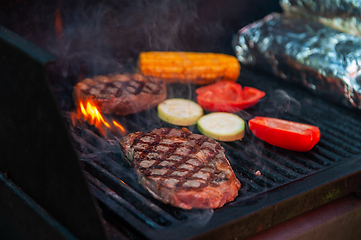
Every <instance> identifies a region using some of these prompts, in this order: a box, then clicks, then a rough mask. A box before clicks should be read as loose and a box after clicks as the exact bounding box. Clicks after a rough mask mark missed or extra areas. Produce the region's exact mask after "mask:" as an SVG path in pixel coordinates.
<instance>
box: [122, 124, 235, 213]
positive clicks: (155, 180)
mask: <svg viewBox="0 0 361 240" xmlns="http://www.w3.org/2000/svg"><path fill="white" fill-rule="evenodd" d="M120 145H121V148H122V151H123V153H124V155H125V158H126V159H127V160H128V161H129V162H130V163H131V165H133V166H134V167H135V168H136V169H137V172H138V174H139V181H140V183H141V184H142V186H143V187H144V188H145V189H147V191H149V193H151V194H152V195H153V196H154V197H155V198H157V199H158V200H160V201H162V202H164V203H167V204H171V205H173V206H176V207H180V208H183V209H191V208H219V207H222V206H223V205H224V204H225V203H227V202H230V201H233V200H234V198H235V197H236V196H237V195H238V190H239V188H240V187H241V184H240V182H239V181H238V179H237V178H236V176H235V174H234V172H233V170H232V168H231V166H230V164H229V162H228V160H227V159H226V157H225V154H224V148H223V147H222V146H221V145H220V144H219V143H218V142H217V141H215V140H213V139H211V138H208V137H206V136H203V135H200V134H194V133H192V132H190V131H189V130H188V129H186V128H182V129H176V128H159V129H154V130H152V131H151V132H149V133H143V132H135V133H130V134H128V135H127V136H125V137H124V138H122V139H121V140H120Z"/></svg>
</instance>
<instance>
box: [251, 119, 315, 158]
mask: <svg viewBox="0 0 361 240" xmlns="http://www.w3.org/2000/svg"><path fill="white" fill-rule="evenodd" d="M248 126H249V129H250V130H251V132H252V133H253V134H254V135H255V136H256V137H258V138H259V139H261V140H263V141H265V142H267V143H269V144H271V145H274V146H277V147H281V148H285V149H288V150H293V151H298V152H306V151H309V150H311V149H312V148H313V147H314V146H315V145H316V144H317V143H318V141H319V140H320V138H321V132H320V129H319V128H318V127H316V126H313V125H308V124H304V123H298V122H292V121H287V120H281V119H277V118H269V117H255V118H253V119H251V120H249V121H248Z"/></svg>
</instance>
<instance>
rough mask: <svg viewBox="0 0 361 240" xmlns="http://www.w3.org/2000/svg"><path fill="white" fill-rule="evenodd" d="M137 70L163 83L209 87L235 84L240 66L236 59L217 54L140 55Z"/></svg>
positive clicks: (143, 53)
mask: <svg viewBox="0 0 361 240" xmlns="http://www.w3.org/2000/svg"><path fill="white" fill-rule="evenodd" d="M139 69H140V71H141V72H142V73H143V74H144V75H150V76H155V77H159V78H161V79H163V80H164V81H166V82H180V83H194V84H209V83H213V82H216V81H220V80H231V81H236V80H237V79H238V76H239V73H240V69H241V66H240V63H239V62H238V59H237V58H236V57H234V56H231V55H226V54H221V53H197V52H142V53H141V54H140V56H139Z"/></svg>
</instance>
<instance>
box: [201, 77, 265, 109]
mask: <svg viewBox="0 0 361 240" xmlns="http://www.w3.org/2000/svg"><path fill="white" fill-rule="evenodd" d="M196 93H197V94H198V96H197V102H198V103H199V104H200V105H201V106H202V107H203V108H204V109H205V110H207V111H210V112H231V113H234V112H238V111H240V110H242V109H246V108H248V107H251V106H253V105H255V104H256V103H258V101H259V100H260V99H261V98H262V97H264V96H265V95H266V94H265V93H264V92H263V91H260V90H258V89H256V88H252V87H244V88H243V89H242V86H241V85H240V84H238V83H235V82H230V81H222V82H218V83H213V84H211V85H208V86H204V87H200V88H198V89H196Z"/></svg>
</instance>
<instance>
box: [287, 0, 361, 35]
mask: <svg viewBox="0 0 361 240" xmlns="http://www.w3.org/2000/svg"><path fill="white" fill-rule="evenodd" d="M280 6H281V7H282V9H283V11H284V12H285V13H286V14H287V15H292V16H298V17H302V18H307V19H310V20H314V21H318V22H320V23H323V24H325V25H327V26H329V27H333V28H335V29H338V30H340V31H343V32H347V33H349V34H352V35H355V36H359V37H361V1H360V0H280Z"/></svg>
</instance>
